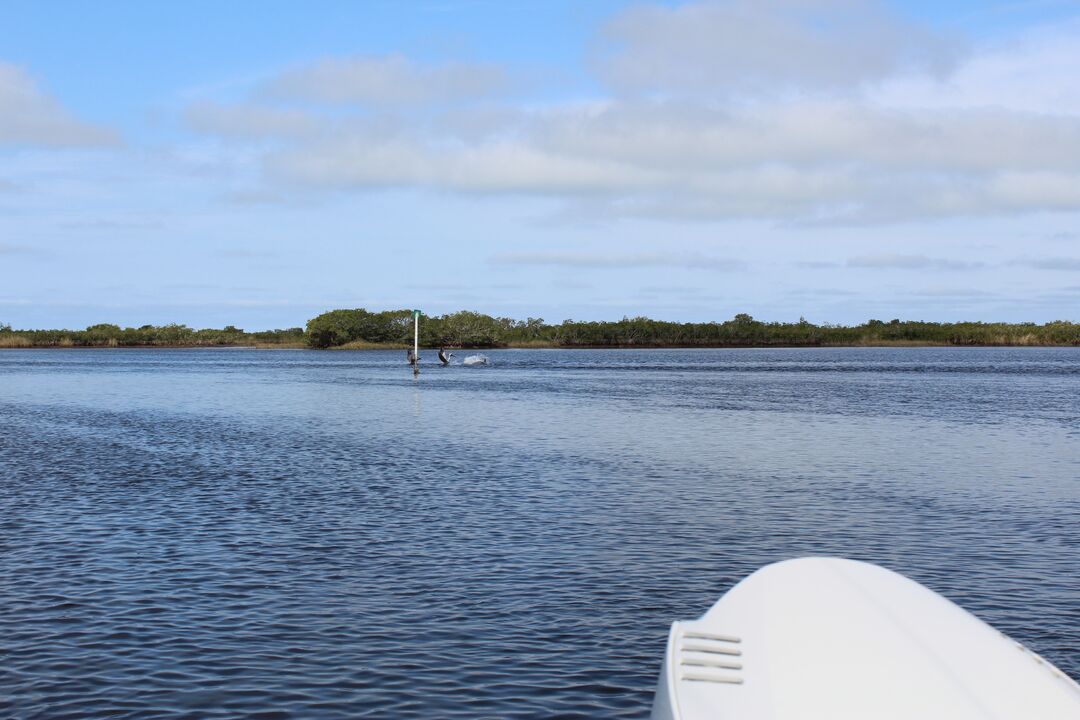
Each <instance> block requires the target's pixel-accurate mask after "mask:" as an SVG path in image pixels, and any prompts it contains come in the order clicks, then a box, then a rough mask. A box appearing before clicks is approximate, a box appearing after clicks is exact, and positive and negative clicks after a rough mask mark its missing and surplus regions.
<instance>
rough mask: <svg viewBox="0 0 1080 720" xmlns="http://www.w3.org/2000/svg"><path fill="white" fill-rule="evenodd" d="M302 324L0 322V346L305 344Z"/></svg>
mask: <svg viewBox="0 0 1080 720" xmlns="http://www.w3.org/2000/svg"><path fill="white" fill-rule="evenodd" d="M306 343H307V336H306V335H305V333H304V329H303V328H298V327H297V328H288V329H286V330H263V331H259V332H245V331H243V330H241V329H240V328H236V327H233V326H232V325H228V326H226V327H224V328H222V329H220V330H215V329H204V330H195V329H192V328H189V327H188V326H186V325H175V324H172V325H160V326H159V325H143V326H142V327H137V328H133V327H128V328H121V327H120V326H119V325H109V324H101V325H91V326H90V327H88V328H86V329H85V330H13V329H12V328H11V326H10V325H4V324H0V347H201V346H206V347H213V346H219V347H220V346H232V345H304V344H306Z"/></svg>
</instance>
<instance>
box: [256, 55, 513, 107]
mask: <svg viewBox="0 0 1080 720" xmlns="http://www.w3.org/2000/svg"><path fill="white" fill-rule="evenodd" d="M505 85H506V75H505V73H504V71H503V70H502V69H501V68H499V67H497V66H492V65H479V64H470V63H444V64H439V65H424V64H420V63H416V62H413V61H412V60H409V59H408V58H405V57H402V56H400V55H389V56H381V57H347V58H326V59H324V60H321V61H319V62H317V63H314V64H312V65H307V66H304V67H300V68H297V69H294V70H290V71H288V72H285V73H283V74H282V75H281V76H279V77H278V78H276V79H275V80H273V81H272V82H271V83H269V85H268V86H267V87H266V93H267V94H268V95H270V96H272V97H276V98H283V99H287V100H301V101H310V102H316V103H327V104H332V105H353V104H359V105H375V106H408V105H425V104H429V103H443V102H451V101H455V100H460V99H472V98H478V97H487V96H490V95H492V94H494V93H496V92H497V91H499V90H501V89H503V88H504V87H505Z"/></svg>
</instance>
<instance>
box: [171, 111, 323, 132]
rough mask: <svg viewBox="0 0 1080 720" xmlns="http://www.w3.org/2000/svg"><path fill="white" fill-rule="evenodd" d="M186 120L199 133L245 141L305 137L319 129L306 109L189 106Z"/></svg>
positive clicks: (314, 119)
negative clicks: (264, 138)
mask: <svg viewBox="0 0 1080 720" xmlns="http://www.w3.org/2000/svg"><path fill="white" fill-rule="evenodd" d="M185 119H186V120H187V122H188V124H189V125H190V126H191V127H192V129H194V130H196V131H198V132H202V133H206V134H209V135H220V136H222V137H236V138H244V139H251V138H259V137H269V138H274V137H289V136H302V135H306V134H310V133H313V132H315V131H316V130H317V129H318V127H319V123H318V121H317V119H316V118H315V117H313V116H312V115H311V114H310V113H308V112H305V111H303V110H297V109H293V108H273V107H260V106H255V105H221V104H218V103H211V102H200V103H198V104H195V105H192V106H190V107H188V108H187V110H186V112H185Z"/></svg>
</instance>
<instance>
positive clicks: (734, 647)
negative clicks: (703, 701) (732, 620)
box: [677, 630, 743, 685]
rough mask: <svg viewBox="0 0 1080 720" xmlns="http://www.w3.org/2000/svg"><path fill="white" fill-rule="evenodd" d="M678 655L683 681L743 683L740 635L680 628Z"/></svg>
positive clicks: (680, 676)
mask: <svg viewBox="0 0 1080 720" xmlns="http://www.w3.org/2000/svg"><path fill="white" fill-rule="evenodd" d="M677 657H678V663H679V679H680V680H682V681H686V682H708V683H722V684H727V685H741V684H742V681H743V678H742V669H743V665H742V639H741V638H737V637H734V636H732V635H718V634H716V633H708V632H702V631H700V630H683V631H682V632H680V633H679V637H678V653H677Z"/></svg>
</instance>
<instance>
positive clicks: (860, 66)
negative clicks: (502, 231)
mask: <svg viewBox="0 0 1080 720" xmlns="http://www.w3.org/2000/svg"><path fill="white" fill-rule="evenodd" d="M1077 27H1080V26H1077ZM1073 29H1074V26H1072V25H1066V26H1064V27H1063V28H1061V29H1059V30H1058V31H1057V33H1056V34H1055V33H1054V32H1052V31H1050V30H1039V31H1037V32H1036V33H1035V34H1034V35H1035V37H1037V38H1039V39H1041V41H1043V42H1046V43H1049V44H1051V45H1052V46H1053V47H1054V48H1055V50H1054V52H1053V55H1052V56H1053V58H1054V61H1053V63H1050V62H1049V61H1048V60H1046V58H1045V56H1044V55H1043V54H1041V53H1040V52H1038V51H1036V50H1033V49H1032V48H1033V44H1032V43H1033V41H1031V40H1019V41H1016V42H1015V43H1013V44H1012V45H1010V46H1008V47H1004V48H1003V47H994V48H989V49H983V50H979V51H976V52H974V53H973V54H971V55H970V56H968V57H967V58H966V59H964V60H963V61H962V62H960V64H959V65H957V67H956V70H955V72H954V73H953V74H952V75H950V76H949V77H948V78H947V79H945V80H942V79H941V78H940V77H939V76H937V75H935V74H934V73H936V72H938V71H939V70H940V69H941V68H942V67H945V66H946V65H947V64H948V63H947V61H948V59H949V58H951V57H952V54H951V52H952V46H951V45H950V44H949V43H948V42H946V41H944V40H942V39H941V38H940V37H938V36H937V35H935V34H934V33H933V32H930V31H928V30H926V29H921V28H914V27H912V26H911V25H910V24H908V23H906V22H904V21H901V20H898V19H897V18H894V17H891V16H890V15H888V14H887V13H886V12H884V11H883V10H881V9H879V8H878V6H877V5H874V4H868V3H861V2H856V1H855V0H850V1H848V0H836V1H831V2H825V3H811V2H805V1H801V0H784V2H780V3H751V2H749V0H732V1H730V2H717V3H697V4H689V5H682V6H678V7H675V8H668V7H659V6H643V7H638V8H635V9H631V10H629V11H627V12H625V13H624V14H623V15H621V16H620V17H618V18H617V19H615V20H614V21H613V22H612V23H611V24H610V26H609V28H608V30H607V33H608V36H609V37H611V38H616V39H618V40H619V41H620V45H619V48H618V50H616V51H614V53H613V54H612V55H610V56H608V57H607V58H606V60H605V62H606V63H607V64H606V65H605V68H606V72H607V75H606V77H609V78H611V79H612V81H613V82H614V83H615V86H614V88H613V89H612V92H611V93H610V94H609V96H608V97H601V98H598V99H595V100H593V101H589V102H569V101H563V102H548V103H543V104H539V105H532V106H525V105H517V106H515V105H513V104H511V103H509V102H503V103H492V102H490V101H488V100H483V99H482V98H483V96H484V95H485V93H488V92H490V91H492V90H493V89H494V88H495V87H496V86H497V85H498V82H499V80H498V77H497V76H498V73H495V72H493V71H492V70H491V68H486V67H485V66H471V65H453V64H449V65H419V64H416V63H412V62H410V61H407V60H405V59H403V58H399V57H390V58H344V59H338V60H333V59H328V60H323V61H321V62H320V63H317V64H315V65H312V66H308V67H306V68H302V69H299V70H295V71H290V72H289V73H286V74H285V75H283V76H281V77H280V78H278V79H277V80H275V81H272V82H271V83H269V87H270V88H272V89H273V92H272V93H271V94H270V95H266V94H264V95H262V96H261V99H257V100H255V101H248V102H246V103H244V104H239V105H234V106H208V105H203V106H199V107H196V108H192V110H191V111H190V113H189V120H190V121H191V123H192V125H193V126H194V127H196V128H197V129H199V130H202V131H204V132H210V133H214V134H217V135H220V136H222V137H227V138H230V139H232V140H233V141H240V142H243V141H245V139H246V141H248V142H251V143H253V144H254V145H253V146H254V147H261V146H260V143H263V141H265V140H266V139H267V138H274V139H276V140H278V141H279V142H276V143H274V144H273V146H272V148H270V149H265V148H263V149H262V150H261V151H260V152H263V153H264V155H263V165H262V167H263V170H264V173H265V175H266V177H267V178H268V179H269V180H270V181H271V182H272V183H277V184H280V185H286V186H297V185H298V186H308V187H311V188H317V189H333V190H348V189H353V190H359V191H365V190H376V189H382V188H394V187H421V188H429V189H435V190H451V191H456V192H467V193H520V194H532V195H543V196H552V197H556V198H561V199H562V200H563V201H564V202H565V206H566V208H568V209H571V210H572V211H573V213H574V216H575V217H583V216H592V217H599V218H605V217H613V218H618V217H639V216H644V217H652V218H659V219H673V220H704V221H713V220H723V219H730V218H762V219H768V220H773V221H784V222H803V223H806V222H811V223H821V222H825V223H830V222H831V223H887V222H898V221H907V220H913V219H923V218H939V217H958V216H996V215H1005V214H1014V213H1024V212H1036V211H1074V210H1080V107H1078V108H1075V109H1071V108H1070V106H1068V105H1067V104H1066V105H1064V106H1062V107H1061V109H1059V110H1058V111H1056V112H1047V111H1045V106H1046V105H1047V104H1049V103H1050V102H1051V101H1052V100H1053V95H1052V94H1050V90H1049V85H1047V84H1045V83H1044V84H1043V85H1042V87H1043V91H1042V92H1043V94H1044V95H1045V97H1043V96H1040V97H1042V100H1040V101H1038V102H1036V101H1035V100H1032V99H1031V97H1032V96H1031V95H1030V93H1029V90H1028V87H1029V85H1030V84H1031V83H1030V82H1027V81H1028V80H1029V79H1030V78H1031V77H1033V76H1038V74H1039V73H1040V72H1042V71H1043V70H1044V69H1045V68H1046V67H1048V65H1052V66H1053V67H1054V68H1055V69H1054V73H1055V75H1054V77H1061V78H1065V77H1066V75H1067V72H1066V69H1071V70H1072V71H1073V77H1074V78H1075V77H1080V46H1075V43H1074V44H1073V46H1070V45H1069V44H1068V43H1067V42H1065V41H1064V39H1063V38H1065V37H1066V36H1068V35H1069V33H1071V32H1072V30H1073ZM759 46H760V47H761V48H764V50H763V51H762V52H758V51H757V50H756V49H755V48H758V47H759ZM777 48H783V52H778V51H777ZM669 51H670V52H669ZM1004 58H1008V61H1007V62H1006V60H1005V59H1004ZM1025 63H1026V65H1025ZM1003 64H1007V65H1008V67H1009V68H1010V69H1009V71H1008V72H1005V71H1000V72H998V74H997V75H994V74H993V73H992V72H990V71H989V70H987V68H994V67H1000V66H1002V65H1003ZM1025 67H1026V68H1027V70H1026V71H1025V70H1024V69H1023V68H1025ZM919 68H921V69H922V75H920V76H918V79H917V80H911V78H912V77H913V75H912V73H913V72H914V70H915V69H919ZM695 74H698V75H700V77H698V76H697V75H695ZM987 77H997V78H1005V79H1007V80H1008V82H1002V83H1000V84H997V85H995V86H991V84H988V83H986V82H985V78H987ZM740 78H746V79H748V80H749V81H752V83H753V84H754V86H755V87H756V88H759V89H760V92H758V91H754V92H749V91H747V90H746V88H743V87H742V86H741V82H742V80H740ZM899 78H906V79H903V80H901V79H899ZM1068 82H1080V81H1076V80H1069V81H1068ZM904 83H907V84H904ZM1068 86H1069V87H1071V85H1068ZM627 88H630V89H641V90H645V91H647V93H646V95H645V96H643V95H639V94H629V95H628V94H623V90H625V89H627ZM1078 89H1080V88H1078ZM654 91H655V92H654ZM950 94H951V96H952V97H954V98H965V97H973V98H980V99H981V100H985V102H974V101H960V100H957V101H954V102H948V101H947V99H948V97H950ZM748 95H754V97H753V98H752V99H748V97H747V96H748ZM1078 95H1080V92H1078ZM736 96H738V97H736ZM270 97H273V98H278V99H279V100H269V99H268V98H270ZM283 97H284V98H288V100H289V103H288V104H285V105H282V103H281V102H280V98H283ZM994 97H996V98H997V99H998V100H999V101H998V102H990V101H989V100H990V99H992V98H994ZM305 100H306V101H307V104H306V105H304V104H302V106H301V107H299V108H298V107H296V106H295V103H296V102H298V101H305ZM450 101H453V102H450ZM1029 101H1030V105H1029ZM326 103H331V104H347V105H348V104H359V105H363V106H364V107H362V108H361V109H360V110H359V111H356V110H355V109H350V108H341V107H334V108H330V109H329V110H327V109H326V108H325V107H324V104H326Z"/></svg>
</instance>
